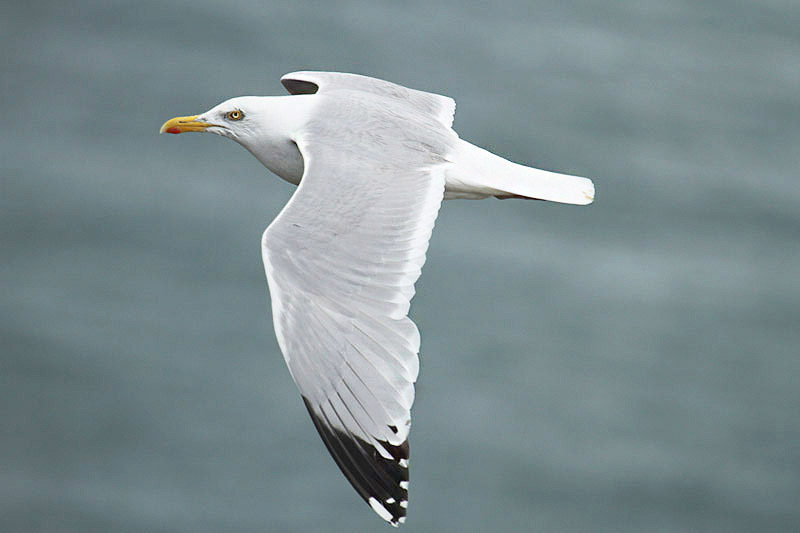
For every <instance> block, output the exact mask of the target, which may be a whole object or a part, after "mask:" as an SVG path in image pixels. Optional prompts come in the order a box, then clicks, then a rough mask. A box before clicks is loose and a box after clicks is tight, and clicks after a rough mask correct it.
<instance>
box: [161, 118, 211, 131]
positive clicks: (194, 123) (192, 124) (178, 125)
mask: <svg viewBox="0 0 800 533" xmlns="http://www.w3.org/2000/svg"><path fill="white" fill-rule="evenodd" d="M215 125H216V124H209V123H208V122H199V121H198V120H197V115H192V116H190V117H175V118H171V119H169V120H168V121H166V122H165V123H164V125H163V126H161V130H160V131H159V132H158V133H165V132H166V133H184V132H187V131H206V130H207V129H208V128H211V127H213V126H215Z"/></svg>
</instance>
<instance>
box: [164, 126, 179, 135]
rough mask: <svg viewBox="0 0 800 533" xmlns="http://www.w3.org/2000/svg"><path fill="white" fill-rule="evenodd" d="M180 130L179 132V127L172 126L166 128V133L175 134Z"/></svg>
mask: <svg viewBox="0 0 800 533" xmlns="http://www.w3.org/2000/svg"><path fill="white" fill-rule="evenodd" d="M180 132H181V129H180V128H175V127H172V128H169V129H167V133H175V134H177V133H180Z"/></svg>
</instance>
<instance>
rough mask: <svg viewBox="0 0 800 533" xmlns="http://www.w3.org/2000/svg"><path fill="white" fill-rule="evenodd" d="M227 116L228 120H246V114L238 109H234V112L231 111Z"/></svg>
mask: <svg viewBox="0 0 800 533" xmlns="http://www.w3.org/2000/svg"><path fill="white" fill-rule="evenodd" d="M225 116H226V117H228V120H242V119H243V118H244V113H242V112H241V111H239V110H238V109H234V110H233V111H229V112H228V114H227V115H225Z"/></svg>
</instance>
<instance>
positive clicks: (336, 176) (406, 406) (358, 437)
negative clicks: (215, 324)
mask: <svg viewBox="0 0 800 533" xmlns="http://www.w3.org/2000/svg"><path fill="white" fill-rule="evenodd" d="M318 98H319V103H318V104H317V105H316V107H315V113H314V117H313V118H312V120H311V121H310V122H309V124H308V125H307V126H306V127H305V128H304V129H303V130H302V131H301V132H300V133H299V134H298V135H297V136H296V138H295V139H294V140H295V142H296V143H297V145H298V147H299V149H300V151H301V153H302V155H303V159H304V165H305V167H304V173H303V178H302V181H301V182H300V186H299V187H298V189H297V191H296V192H295V194H294V196H292V198H291V200H290V201H289V202H288V204H287V205H286V207H285V208H284V209H283V211H282V212H281V213H280V215H278V217H277V218H276V219H275V221H274V222H273V223H272V224H271V225H270V226H269V228H267V230H266V231H265V232H264V236H263V239H262V253H263V257H264V266H265V270H266V274H267V280H268V282H269V288H270V292H271V295H272V311H273V320H274V324H275V332H276V335H277V338H278V343H279V344H280V347H281V351H282V352H283V355H284V358H285V359H286V363H287V365H288V366H289V370H290V372H291V374H292V377H293V378H294V380H295V383H296V384H297V386H298V388H299V389H300V393H301V394H302V396H303V400H304V402H305V404H306V407H307V408H308V412H309V414H310V415H311V418H312V419H313V421H314V425H315V426H316V428H317V430H318V431H319V434H320V435H321V436H322V439H323V441H324V442H325V445H326V446H327V448H328V450H329V451H330V453H331V455H332V456H333V457H334V459H335V460H336V463H337V464H338V465H339V468H340V469H341V470H342V472H343V473H344V475H345V476H346V477H347V479H348V480H349V481H350V483H351V484H352V485H353V487H355V489H356V490H357V491H358V493H359V494H360V495H361V496H362V498H364V500H366V501H367V503H369V505H370V506H371V507H372V508H373V509H374V510H375V511H376V512H377V513H378V514H379V515H380V516H381V517H382V518H384V519H385V520H387V521H389V522H390V523H392V524H393V525H397V524H398V523H401V522H402V521H403V520H404V517H405V514H406V507H407V502H408V455H409V447H408V433H409V429H410V423H411V422H410V409H411V404H412V403H413V401H414V382H415V381H416V378H417V373H418V370H419V361H418V358H417V353H418V351H419V333H418V331H417V328H416V326H415V325H414V323H413V322H412V321H411V320H410V319H409V318H408V316H407V314H408V309H409V302H410V300H411V298H412V296H413V295H414V283H415V282H416V280H417V278H418V277H419V275H420V271H421V268H422V265H423V263H424V262H425V252H426V250H427V247H428V239H429V238H430V235H431V231H432V229H433V225H434V221H435V219H436V216H437V213H438V210H439V206H440V204H441V200H442V196H443V193H444V181H445V180H444V171H443V169H442V163H443V162H444V161H445V158H446V154H447V153H448V151H449V150H450V149H451V147H452V144H453V141H454V139H455V134H453V133H452V132H451V131H450V130H449V128H445V127H444V126H443V125H442V123H441V122H440V121H439V119H438V118H437V115H432V114H431V113H430V112H429V110H428V109H419V108H418V107H417V106H415V105H414V104H413V103H412V102H410V101H409V100H408V99H403V98H389V97H385V96H382V95H376V94H374V93H371V92H369V91H366V92H364V91H359V90H357V89H351V88H343V89H342V90H340V91H337V92H336V94H331V95H323V94H320V95H318Z"/></svg>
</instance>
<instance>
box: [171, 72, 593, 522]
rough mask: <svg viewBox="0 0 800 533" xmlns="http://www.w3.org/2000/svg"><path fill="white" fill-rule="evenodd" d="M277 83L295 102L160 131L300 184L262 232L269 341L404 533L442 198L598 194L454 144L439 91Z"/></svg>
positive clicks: (308, 79) (335, 77)
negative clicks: (199, 136)
mask: <svg viewBox="0 0 800 533" xmlns="http://www.w3.org/2000/svg"><path fill="white" fill-rule="evenodd" d="M281 83H283V85H284V87H286V89H287V90H288V91H289V93H290V96H264V97H261V96H243V97H239V98H231V99H230V100H227V101H225V102H222V103H221V104H219V105H217V106H216V107H214V108H212V109H210V110H208V111H206V112H205V113H202V114H200V115H194V116H187V117H177V118H173V119H172V120H169V121H167V122H166V123H165V124H164V125H163V126H162V127H161V133H164V132H166V133H183V132H190V131H207V132H209V133H215V134H217V135H221V136H223V137H228V138H230V139H233V140H234V141H236V142H237V143H239V144H241V145H242V146H244V147H245V148H246V149H247V150H248V151H250V153H252V154H253V155H254V156H255V157H256V158H257V159H258V160H259V161H261V163H262V164H263V165H264V166H265V167H267V168H268V169H269V170H271V171H272V172H273V173H275V174H277V175H278V176H279V177H281V178H283V179H284V180H286V181H288V182H290V183H293V184H295V185H299V186H298V188H297V190H296V191H295V193H294V195H293V196H292V198H291V199H290V200H289V202H288V203H287V204H286V206H285V207H284V208H283V210H282V211H281V212H280V214H279V215H278V216H277V217H276V218H275V220H274V221H273V222H272V224H270V225H269V227H268V228H267V230H266V231H265V232H264V235H263V237H262V239H261V252H262V256H263V259H264V270H265V271H266V275H267V282H268V285H269V291H270V294H271V296H272V317H273V322H274V326H275V335H276V337H277V340H278V345H279V346H280V349H281V352H283V357H284V359H285V360H286V364H287V366H288V367H289V372H290V373H291V375H292V378H293V379H294V381H295V383H296V384H297V387H298V388H299V389H300V394H301V395H302V398H303V401H304V402H305V405H306V408H307V409H308V412H309V414H310V415H311V419H312V420H313V422H314V425H315V426H316V428H317V431H318V432H319V434H320V436H321V437H322V440H323V441H324V442H325V446H326V447H327V448H328V451H329V452H330V454H331V455H332V456H333V458H334V459H335V461H336V464H337V465H338V466H339V468H340V469H341V471H342V472H343V473H344V475H345V476H346V477H347V479H348V481H350V483H351V484H352V485H353V487H354V488H355V489H356V491H358V493H359V495H360V496H361V497H362V498H363V499H364V500H365V501H366V502H367V503H368V504H369V505H370V507H372V509H373V510H374V511H375V512H376V513H378V515H380V516H381V518H383V519H384V520H386V521H388V522H389V523H391V524H392V525H394V526H397V525H398V524H401V523H403V522H404V521H405V518H406V509H407V507H408V457H409V447H408V434H409V430H410V428H411V404H412V403H413V402H414V382H415V381H416V379H417V373H418V372H419V359H418V357H417V354H418V352H419V332H418V330H417V327H416V325H415V324H414V322H412V321H411V320H410V319H409V318H408V309H409V304H410V301H411V298H412V297H413V295H414V283H415V282H416V281H417V279H418V278H419V276H420V272H421V269H422V265H423V263H424V262H425V252H426V250H427V248H428V239H429V238H430V236H431V231H432V230H433V225H434V222H435V220H436V216H437V213H438V212H439V206H440V205H441V203H442V200H443V199H450V198H471V199H480V198H487V197H490V196H494V197H497V198H525V199H535V200H549V201H551V202H562V203H567V204H577V205H585V204H589V203H591V202H592V201H593V199H594V185H593V184H592V182H591V180H589V179H586V178H580V177H576V176H567V175H564V174H557V173H554V172H548V171H545V170H538V169H535V168H530V167H526V166H523V165H518V164H515V163H512V162H510V161H507V160H505V159H503V158H502V157H499V156H497V155H494V154H492V153H490V152H488V151H486V150H484V149H482V148H479V147H477V146H475V145H472V144H470V143H468V142H466V141H464V140H462V139H459V137H458V135H457V134H456V132H455V131H453V129H452V127H451V126H452V124H453V114H454V112H455V102H454V101H453V100H452V99H451V98H448V97H445V96H440V95H437V94H432V93H427V92H422V91H417V90H413V89H408V88H406V87H403V86H400V85H396V84H394V83H389V82H387V81H383V80H379V79H375V78H369V77H366V76H359V75H356V74H344V73H336V72H294V73H291V74H287V75H286V76H284V77H283V78H282V79H281Z"/></svg>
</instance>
